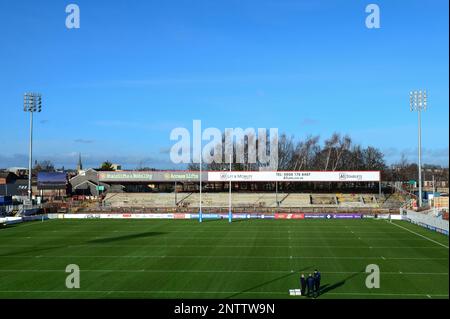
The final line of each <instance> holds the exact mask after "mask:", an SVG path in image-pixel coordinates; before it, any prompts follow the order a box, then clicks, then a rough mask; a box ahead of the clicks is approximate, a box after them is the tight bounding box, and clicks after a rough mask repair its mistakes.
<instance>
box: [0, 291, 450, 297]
mask: <svg viewBox="0 0 450 319" xmlns="http://www.w3.org/2000/svg"><path fill="white" fill-rule="evenodd" d="M0 293H38V294H42V293H58V294H59V293H87V294H112V293H116V294H177V295H180V294H202V295H205V294H206V295H207V294H230V295H235V294H236V295H237V294H247V295H249V294H250V295H252V294H262V295H267V294H271V295H285V296H288V294H287V293H286V292H281V291H192V290H189V291H182V290H181V291H180V290H85V291H84V290H79V289H78V290H74V289H67V290H0ZM324 295H337V296H344V295H352V296H398V297H400V296H404V297H427V296H428V295H427V294H426V293H423V294H412V293H403V294H402V293H364V292H362V293H361V292H327V293H326V294H324ZM429 296H434V297H448V294H430V295H429Z"/></svg>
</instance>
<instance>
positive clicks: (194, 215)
mask: <svg viewBox="0 0 450 319" xmlns="http://www.w3.org/2000/svg"><path fill="white" fill-rule="evenodd" d="M232 215H233V219H362V218H386V219H387V218H391V219H401V217H402V216H401V215H389V214H382V215H373V214H362V213H331V214H323V213H322V214H321V213H274V214H271V213H233V214H232ZM198 217H199V214H198V213H171V214H153V213H149V214H139V213H133V214H131V213H117V214H108V213H99V214H48V218H50V219H55V218H57V219H198ZM228 217H229V216H228V213H219V214H214V213H204V214H203V218H206V219H228Z"/></svg>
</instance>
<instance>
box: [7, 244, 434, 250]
mask: <svg viewBox="0 0 450 319" xmlns="http://www.w3.org/2000/svg"><path fill="white" fill-rule="evenodd" d="M37 246H39V247H49V248H61V249H63V248H76V247H89V248H92V247H97V248H120V247H135V248H142V247H146V248H148V247H178V248H185V247H199V248H200V247H211V248H216V247H218V248H286V246H285V245H151V244H149V245H124V244H119V245H106V244H80V245H65V246H56V245H30V244H28V245H22V244H10V245H0V249H1V248H12V247H37ZM290 247H292V248H326V249H328V248H338V249H339V248H340V249H357V248H361V249H366V248H367V247H366V246H331V245H330V246H328V245H325V246H324V245H313V246H307V245H297V246H290ZM370 248H377V249H387V248H389V249H422V248H423V249H443V248H441V247H436V246H371V247H370Z"/></svg>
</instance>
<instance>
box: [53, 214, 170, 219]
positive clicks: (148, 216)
mask: <svg viewBox="0 0 450 319" xmlns="http://www.w3.org/2000/svg"><path fill="white" fill-rule="evenodd" d="M58 217H59V216H58ZM63 218H66V219H100V218H102V219H173V218H174V215H173V214H131V213H125V214H123V213H120V214H119V213H118V214H104V213H102V214H64V215H63Z"/></svg>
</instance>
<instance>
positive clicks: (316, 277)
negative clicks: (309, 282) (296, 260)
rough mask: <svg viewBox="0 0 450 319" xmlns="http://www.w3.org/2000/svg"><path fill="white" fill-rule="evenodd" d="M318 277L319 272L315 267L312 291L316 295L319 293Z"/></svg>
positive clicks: (319, 277) (319, 276)
mask: <svg viewBox="0 0 450 319" xmlns="http://www.w3.org/2000/svg"><path fill="white" fill-rule="evenodd" d="M320 279H321V275H320V272H319V271H318V270H317V269H316V270H314V293H315V296H316V297H317V296H318V295H319V291H320Z"/></svg>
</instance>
